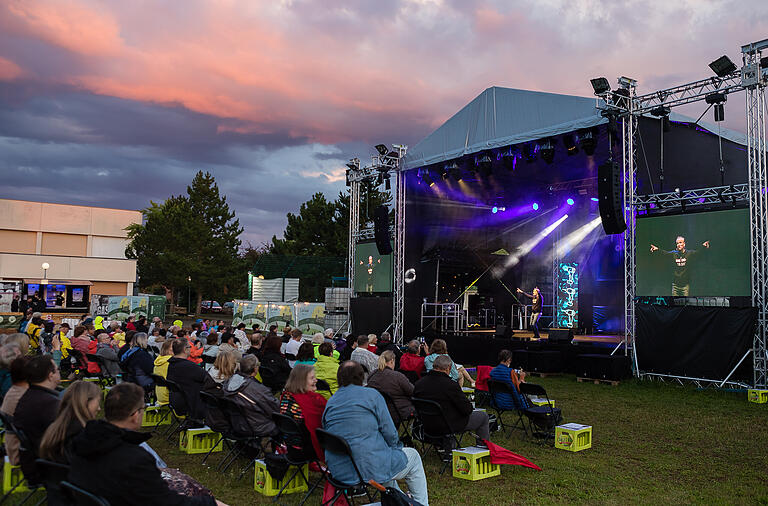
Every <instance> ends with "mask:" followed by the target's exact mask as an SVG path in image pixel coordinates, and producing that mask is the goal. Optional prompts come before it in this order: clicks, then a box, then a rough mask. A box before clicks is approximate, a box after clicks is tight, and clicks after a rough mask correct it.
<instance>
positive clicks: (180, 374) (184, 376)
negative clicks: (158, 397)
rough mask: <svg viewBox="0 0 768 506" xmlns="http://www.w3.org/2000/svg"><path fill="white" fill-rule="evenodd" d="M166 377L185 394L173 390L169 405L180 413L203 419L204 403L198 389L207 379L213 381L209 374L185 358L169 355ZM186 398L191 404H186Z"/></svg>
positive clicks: (200, 388)
mask: <svg viewBox="0 0 768 506" xmlns="http://www.w3.org/2000/svg"><path fill="white" fill-rule="evenodd" d="M168 379H169V380H171V381H174V382H176V383H178V385H179V388H181V390H182V391H183V392H184V393H185V394H186V398H185V396H182V395H181V394H177V393H175V392H173V391H171V392H170V394H169V398H170V401H171V406H173V407H174V409H176V410H178V411H179V412H180V413H184V414H187V413H189V414H191V415H192V418H195V419H197V420H203V419H205V411H206V410H205V405H204V404H203V402H202V400H201V399H200V391H201V390H202V389H203V387H204V386H205V385H206V382H207V381H210V382H213V379H212V378H211V375H210V374H208V373H207V372H205V369H203V368H202V367H200V366H199V365H197V364H195V363H194V362H190V361H189V360H187V359H185V358H176V357H171V358H170V359H169V360H168ZM187 400H188V401H189V403H190V404H191V405H190V406H187Z"/></svg>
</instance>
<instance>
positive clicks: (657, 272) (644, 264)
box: [636, 209, 750, 297]
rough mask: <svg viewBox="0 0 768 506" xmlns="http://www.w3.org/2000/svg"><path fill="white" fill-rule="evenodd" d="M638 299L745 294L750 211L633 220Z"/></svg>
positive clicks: (746, 291)
mask: <svg viewBox="0 0 768 506" xmlns="http://www.w3.org/2000/svg"><path fill="white" fill-rule="evenodd" d="M636 237H637V250H636V262H637V276H636V280H637V282H636V284H637V286H636V293H637V295H639V296H647V295H656V296H673V297H712V296H747V295H750V256H749V249H750V238H749V210H748V209H729V210H725V211H710V212H702V213H691V214H678V215H674V216H649V217H638V220H637V233H636Z"/></svg>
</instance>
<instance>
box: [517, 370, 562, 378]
mask: <svg viewBox="0 0 768 506" xmlns="http://www.w3.org/2000/svg"><path fill="white" fill-rule="evenodd" d="M525 374H526V376H536V377H539V378H552V377H554V376H562V373H559V372H539V371H525Z"/></svg>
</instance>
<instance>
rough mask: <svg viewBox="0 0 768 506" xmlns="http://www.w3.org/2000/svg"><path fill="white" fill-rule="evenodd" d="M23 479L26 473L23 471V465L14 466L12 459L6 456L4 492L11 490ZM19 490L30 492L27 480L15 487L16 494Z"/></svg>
mask: <svg viewBox="0 0 768 506" xmlns="http://www.w3.org/2000/svg"><path fill="white" fill-rule="evenodd" d="M23 480H24V474H23V473H22V472H21V467H19V466H12V465H11V461H10V460H8V457H7V456H6V457H5V463H4V464H3V494H7V493H8V492H10V491H11V489H13V487H14V486H16V485H17V484H19V483H21V482H22V481H23ZM18 492H29V487H27V482H24V483H22V484H21V485H19V486H18V487H16V488H15V489H13V493H14V494H16V493H18Z"/></svg>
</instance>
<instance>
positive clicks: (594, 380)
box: [576, 377, 619, 386]
mask: <svg viewBox="0 0 768 506" xmlns="http://www.w3.org/2000/svg"><path fill="white" fill-rule="evenodd" d="M576 381H578V382H579V383H583V382H587V383H589V382H592V383H594V384H595V385H599V384H601V383H603V384H605V385H612V386H617V385H618V384H619V381H618V380H609V379H599V378H579V377H577V378H576Z"/></svg>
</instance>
